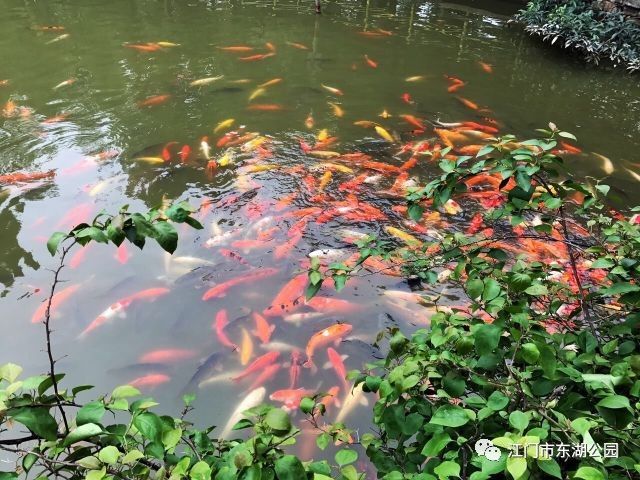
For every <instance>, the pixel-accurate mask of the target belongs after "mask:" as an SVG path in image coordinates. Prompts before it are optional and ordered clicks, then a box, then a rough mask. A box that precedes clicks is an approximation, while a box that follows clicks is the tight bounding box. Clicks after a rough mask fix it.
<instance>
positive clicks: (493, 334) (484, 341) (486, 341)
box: [473, 324, 502, 355]
mask: <svg viewBox="0 0 640 480" xmlns="http://www.w3.org/2000/svg"><path fill="white" fill-rule="evenodd" d="M501 335H502V330H501V329H500V327H498V326H497V325H493V324H485V325H480V327H479V328H478V329H477V330H476V331H475V333H474V335H473V337H474V344H475V348H476V352H477V353H478V355H485V354H487V353H491V352H493V351H494V350H495V349H496V348H497V347H498V343H499V342H500V336H501Z"/></svg>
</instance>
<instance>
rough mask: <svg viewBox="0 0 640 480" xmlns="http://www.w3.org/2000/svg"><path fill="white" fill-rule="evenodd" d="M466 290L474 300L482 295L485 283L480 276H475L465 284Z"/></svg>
mask: <svg viewBox="0 0 640 480" xmlns="http://www.w3.org/2000/svg"><path fill="white" fill-rule="evenodd" d="M465 290H466V291H467V295H469V298H471V299H472V300H477V299H478V298H480V296H481V295H482V291H483V290H484V283H483V282H482V280H480V279H479V278H475V279H473V280H469V281H468V282H467V283H466V285H465Z"/></svg>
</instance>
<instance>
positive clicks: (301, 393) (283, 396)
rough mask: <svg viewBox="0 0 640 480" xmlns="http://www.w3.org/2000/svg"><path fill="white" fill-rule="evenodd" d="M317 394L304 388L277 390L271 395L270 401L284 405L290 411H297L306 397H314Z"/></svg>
mask: <svg viewBox="0 0 640 480" xmlns="http://www.w3.org/2000/svg"><path fill="white" fill-rule="evenodd" d="M314 394H315V392H314V391H313V390H306V389H304V388H296V389H295V390H294V389H285V390H277V391H275V392H273V393H272V394H271V395H269V399H270V400H271V401H273V402H279V403H283V404H284V406H285V407H287V408H289V409H292V410H293V409H296V408H298V407H299V406H300V402H301V401H302V399H303V398H304V397H312V396H313V395H314Z"/></svg>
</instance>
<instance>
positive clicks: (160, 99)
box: [136, 94, 171, 108]
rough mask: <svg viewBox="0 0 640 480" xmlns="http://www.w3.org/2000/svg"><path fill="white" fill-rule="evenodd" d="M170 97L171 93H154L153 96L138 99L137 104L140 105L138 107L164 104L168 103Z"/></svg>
mask: <svg viewBox="0 0 640 480" xmlns="http://www.w3.org/2000/svg"><path fill="white" fill-rule="evenodd" d="M170 98H171V95H168V94H165V95H153V96H152V97H147V98H145V99H144V100H140V101H138V102H137V103H136V105H137V106H138V108H144V107H152V106H155V105H162V104H163V103H166V102H167V101H168V100H169V99H170Z"/></svg>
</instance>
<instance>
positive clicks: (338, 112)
mask: <svg viewBox="0 0 640 480" xmlns="http://www.w3.org/2000/svg"><path fill="white" fill-rule="evenodd" d="M327 103H328V104H329V105H330V106H331V108H332V109H333V114H334V115H335V116H336V117H338V118H342V117H344V110H343V109H342V107H340V105H338V104H337V103H333V102H327Z"/></svg>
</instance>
